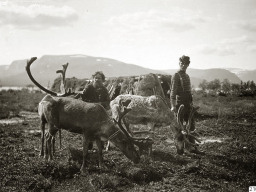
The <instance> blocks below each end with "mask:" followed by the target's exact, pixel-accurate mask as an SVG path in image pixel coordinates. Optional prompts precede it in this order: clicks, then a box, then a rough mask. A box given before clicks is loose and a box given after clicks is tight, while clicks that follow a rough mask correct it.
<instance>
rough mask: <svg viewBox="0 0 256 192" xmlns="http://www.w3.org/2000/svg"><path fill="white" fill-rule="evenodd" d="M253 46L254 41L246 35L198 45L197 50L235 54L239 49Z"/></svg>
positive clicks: (207, 53) (216, 53)
mask: <svg viewBox="0 0 256 192" xmlns="http://www.w3.org/2000/svg"><path fill="white" fill-rule="evenodd" d="M252 47H255V41H254V40H253V39H251V38H249V37H247V36H241V37H236V38H229V39H223V40H221V41H219V42H216V43H213V44H211V45H207V44H204V45H200V46H199V47H198V49H199V51H200V52H201V53H203V54H206V55H219V56H227V55H235V54H236V53H237V52H239V51H245V50H250V51H252V50H253V48H252Z"/></svg>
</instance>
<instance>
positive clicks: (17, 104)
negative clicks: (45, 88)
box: [0, 88, 45, 119]
mask: <svg viewBox="0 0 256 192" xmlns="http://www.w3.org/2000/svg"><path fill="white" fill-rule="evenodd" d="M44 95H45V94H44V93H42V92H40V91H29V90H28V89H25V88H24V89H22V90H2V91H0V119H3V118H8V117H10V116H17V115H19V112H20V111H37V106H38V103H39V102H40V100H41V99H42V98H43V97H44Z"/></svg>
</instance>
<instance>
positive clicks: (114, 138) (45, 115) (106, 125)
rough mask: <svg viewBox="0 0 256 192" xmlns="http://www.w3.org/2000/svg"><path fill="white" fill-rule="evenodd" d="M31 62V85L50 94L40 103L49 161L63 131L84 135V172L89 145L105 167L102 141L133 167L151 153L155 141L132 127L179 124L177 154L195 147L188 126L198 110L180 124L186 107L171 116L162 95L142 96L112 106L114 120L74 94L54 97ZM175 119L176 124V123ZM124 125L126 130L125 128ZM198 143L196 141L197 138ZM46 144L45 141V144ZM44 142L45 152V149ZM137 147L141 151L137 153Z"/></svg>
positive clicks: (43, 151)
mask: <svg viewBox="0 0 256 192" xmlns="http://www.w3.org/2000/svg"><path fill="white" fill-rule="evenodd" d="M36 59H37V58H36V57H33V58H31V59H30V60H29V61H28V62H27V66H26V71H27V73H28V76H29V78H30V79H31V81H32V82H33V83H34V84H35V85H37V86H38V87H39V88H40V89H42V90H43V91H45V92H46V93H48V94H47V95H46V96H45V97H44V98H43V99H42V100H41V101H40V103H39V106H38V113H39V116H40V128H41V152H40V155H41V156H44V157H45V158H46V159H47V160H52V159H53V155H54V151H55V149H54V142H55V135H56V133H57V132H58V131H59V132H60V130H61V129H65V130H67V131H70V132H73V133H78V134H82V136H83V163H82V167H81V172H85V171H86V168H87V164H86V156H87V154H88V147H89V143H90V142H93V141H95V142H96V145H97V147H98V154H99V167H102V166H104V164H103V157H102V150H103V145H102V141H109V142H110V143H112V144H113V145H115V146H116V147H117V148H119V149H120V150H121V151H122V152H123V154H124V155H125V156H126V157H127V158H128V159H130V160H132V161H133V162H134V163H139V162H140V155H141V151H142V150H149V152H152V144H153V139H152V138H148V137H147V138H140V137H135V136H134V134H133V132H132V131H131V130H130V124H142V123H144V124H145V123H146V124H147V126H148V127H149V128H150V129H151V131H152V132H153V133H154V127H155V126H157V125H169V126H170V125H171V122H173V121H177V123H175V124H176V126H170V129H172V131H173V136H174V137H173V138H174V143H175V146H176V149H177V153H178V154H183V153H184V149H185V148H186V146H191V145H192V146H194V145H195V144H193V143H191V142H189V137H193V138H195V137H194V136H193V135H191V134H190V132H189V130H190V128H189V126H190V124H191V119H192V117H193V115H194V113H195V111H196V110H197V109H193V110H191V113H190V117H189V120H188V122H187V124H185V125H184V124H183V122H181V118H180V115H181V113H182V110H183V107H184V106H183V105H182V106H181V107H180V108H179V110H178V113H177V114H176V115H174V114H173V112H171V110H170V107H169V105H168V101H166V100H165V98H163V97H161V96H159V95H151V96H147V97H146V96H139V95H130V94H125V95H119V96H117V97H116V98H115V99H114V100H112V101H111V102H110V109H111V114H112V116H110V115H109V113H108V112H107V111H106V109H105V108H103V107H102V106H101V105H100V104H97V103H88V102H84V101H82V100H79V99H74V98H72V95H74V93H72V92H71V91H65V92H64V93H62V94H58V93H55V92H53V91H51V90H48V89H46V88H44V87H43V86H42V85H40V84H39V83H38V82H37V81H36V80H35V79H34V78H33V76H32V74H31V71H30V66H31V64H32V63H33V62H34V61H35V60H36ZM67 66H68V64H66V65H63V70H59V71H57V73H61V74H62V77H63V79H62V80H63V82H64V81H65V71H66V68H67ZM175 118H176V120H175ZM46 124H48V127H49V129H48V131H47V133H45V126H46ZM123 125H125V126H123ZM195 139H196V140H197V141H199V140H198V139H197V138H195ZM45 140H46V141H45ZM44 142H45V143H46V144H45V149H44ZM135 146H137V147H138V148H139V151H137V150H136V147H135Z"/></svg>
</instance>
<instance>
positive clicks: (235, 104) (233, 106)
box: [194, 93, 256, 119]
mask: <svg viewBox="0 0 256 192" xmlns="http://www.w3.org/2000/svg"><path fill="white" fill-rule="evenodd" d="M194 105H196V106H199V107H200V109H199V113H201V114H204V115H211V116H214V117H217V118H218V119H220V118H228V117H232V116H239V115H248V116H252V115H255V114H256V98H252V97H243V98H241V97H237V96H227V97H221V96H215V97H213V96H207V97H203V96H202V95H201V94H197V93H195V94H194Z"/></svg>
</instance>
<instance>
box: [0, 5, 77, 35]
mask: <svg viewBox="0 0 256 192" xmlns="http://www.w3.org/2000/svg"><path fill="white" fill-rule="evenodd" d="M77 19H78V16H77V14H76V13H75V11H74V10H73V9H72V8H70V7H67V6H63V7H54V6H50V5H42V4H32V5H29V6H21V5H18V4H14V3H9V2H8V3H7V4H5V5H1V6H0V24H1V25H11V26H14V27H17V28H23V29H38V30H43V29H45V28H46V27H47V28H49V27H58V26H65V25H70V24H71V23H73V22H75V21H76V20H77Z"/></svg>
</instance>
